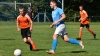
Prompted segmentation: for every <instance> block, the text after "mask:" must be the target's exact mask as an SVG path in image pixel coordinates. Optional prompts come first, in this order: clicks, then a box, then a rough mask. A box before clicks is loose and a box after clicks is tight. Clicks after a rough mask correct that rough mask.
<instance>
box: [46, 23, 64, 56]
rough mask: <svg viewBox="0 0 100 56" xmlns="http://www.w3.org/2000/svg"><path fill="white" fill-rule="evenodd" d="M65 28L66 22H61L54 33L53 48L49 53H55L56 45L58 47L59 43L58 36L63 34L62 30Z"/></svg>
mask: <svg viewBox="0 0 100 56" xmlns="http://www.w3.org/2000/svg"><path fill="white" fill-rule="evenodd" d="M64 28H65V25H64V24H61V25H59V26H58V27H57V28H56V30H55V33H54V35H53V41H52V49H51V50H50V51H47V53H49V54H54V53H55V50H56V47H57V44H58V40H57V38H58V36H59V35H60V34H61V32H62V31H63V29H64Z"/></svg>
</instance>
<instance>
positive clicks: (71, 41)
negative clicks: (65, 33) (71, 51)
mask: <svg viewBox="0 0 100 56" xmlns="http://www.w3.org/2000/svg"><path fill="white" fill-rule="evenodd" d="M69 42H70V43H71V44H78V45H79V44H80V42H79V41H77V40H75V39H73V38H69Z"/></svg>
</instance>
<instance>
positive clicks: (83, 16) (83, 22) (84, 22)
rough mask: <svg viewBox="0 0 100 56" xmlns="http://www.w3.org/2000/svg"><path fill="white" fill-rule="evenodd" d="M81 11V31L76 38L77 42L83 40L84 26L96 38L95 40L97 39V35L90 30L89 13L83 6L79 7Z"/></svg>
mask: <svg viewBox="0 0 100 56" xmlns="http://www.w3.org/2000/svg"><path fill="white" fill-rule="evenodd" d="M79 9H80V17H81V18H80V19H79V21H80V23H81V24H80V30H79V36H78V38H76V39H77V40H81V38H82V29H83V28H84V26H86V28H87V30H88V31H89V32H90V33H91V34H92V35H93V36H94V39H96V34H95V33H94V32H93V31H92V30H91V29H90V25H89V20H88V14H87V12H86V11H85V10H84V9H83V6H79Z"/></svg>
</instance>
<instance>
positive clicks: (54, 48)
mask: <svg viewBox="0 0 100 56" xmlns="http://www.w3.org/2000/svg"><path fill="white" fill-rule="evenodd" d="M57 44H58V40H57V39H55V40H53V42H52V50H54V51H55V50H56V46H57Z"/></svg>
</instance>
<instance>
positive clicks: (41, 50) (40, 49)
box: [32, 49, 47, 51]
mask: <svg viewBox="0 0 100 56" xmlns="http://www.w3.org/2000/svg"><path fill="white" fill-rule="evenodd" d="M32 51H34V50H32ZM37 51H47V49H38V50H37Z"/></svg>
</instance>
